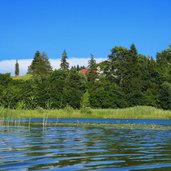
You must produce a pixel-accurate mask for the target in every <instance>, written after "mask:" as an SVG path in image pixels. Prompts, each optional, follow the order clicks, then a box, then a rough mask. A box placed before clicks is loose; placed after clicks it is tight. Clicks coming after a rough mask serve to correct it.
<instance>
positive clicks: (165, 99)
mask: <svg viewBox="0 0 171 171" xmlns="http://www.w3.org/2000/svg"><path fill="white" fill-rule="evenodd" d="M160 105H161V107H162V108H163V109H169V110H171V84H170V83H168V82H164V83H163V84H162V85H161V90H160Z"/></svg>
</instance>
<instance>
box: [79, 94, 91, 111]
mask: <svg viewBox="0 0 171 171" xmlns="http://www.w3.org/2000/svg"><path fill="white" fill-rule="evenodd" d="M89 97H90V94H89V92H88V91H86V92H85V93H84V94H83V97H82V99H81V108H85V107H90V100H89Z"/></svg>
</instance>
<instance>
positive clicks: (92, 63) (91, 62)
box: [88, 54, 97, 70]
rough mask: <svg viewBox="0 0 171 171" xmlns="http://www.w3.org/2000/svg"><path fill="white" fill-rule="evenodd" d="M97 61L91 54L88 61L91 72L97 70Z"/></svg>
mask: <svg viewBox="0 0 171 171" xmlns="http://www.w3.org/2000/svg"><path fill="white" fill-rule="evenodd" d="M96 67H97V65H96V60H95V59H94V56H93V55H92V54H91V58H90V60H89V61H88V69H89V70H96Z"/></svg>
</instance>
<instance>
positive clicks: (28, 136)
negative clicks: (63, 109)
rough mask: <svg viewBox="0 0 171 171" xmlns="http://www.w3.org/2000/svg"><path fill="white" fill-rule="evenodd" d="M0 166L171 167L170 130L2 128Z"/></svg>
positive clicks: (22, 167) (66, 127)
mask: <svg viewBox="0 0 171 171" xmlns="http://www.w3.org/2000/svg"><path fill="white" fill-rule="evenodd" d="M0 137H1V138H0V169H2V170H118V169H119V170H140V169H144V170H152V169H154V168H158V169H162V168H163V169H171V131H170V130H150V129H114V128H112V127H108V126H106V127H105V126H102V127H100V126H99V127H96V126H92V125H87V126H85V125H79V126H66V125H59V126H51V127H47V128H45V129H44V128H42V126H32V127H30V129H29V128H28V127H26V126H21V127H1V128H0Z"/></svg>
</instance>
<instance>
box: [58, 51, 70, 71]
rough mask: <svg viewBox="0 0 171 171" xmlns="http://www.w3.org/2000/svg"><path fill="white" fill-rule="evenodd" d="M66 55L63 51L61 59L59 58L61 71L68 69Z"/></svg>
mask: <svg viewBox="0 0 171 171" xmlns="http://www.w3.org/2000/svg"><path fill="white" fill-rule="evenodd" d="M67 58H68V57H67V53H66V50H64V51H63V53H62V57H61V64H60V67H61V69H62V70H68V69H69V63H68V62H67Z"/></svg>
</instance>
